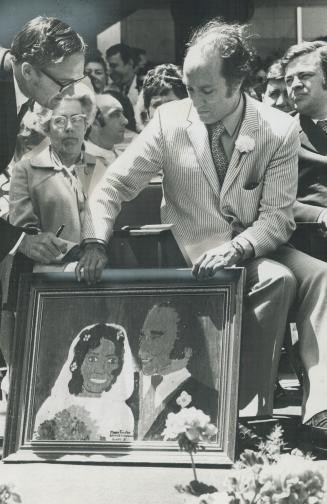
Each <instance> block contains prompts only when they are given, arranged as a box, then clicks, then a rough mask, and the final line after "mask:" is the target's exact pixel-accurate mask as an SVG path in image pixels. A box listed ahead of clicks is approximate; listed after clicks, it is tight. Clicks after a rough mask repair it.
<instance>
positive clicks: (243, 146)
mask: <svg viewBox="0 0 327 504" xmlns="http://www.w3.org/2000/svg"><path fill="white" fill-rule="evenodd" d="M235 147H236V149H237V150H238V151H240V152H241V154H243V153H246V152H251V151H253V149H254V147H255V141H254V140H253V138H251V137H249V136H248V135H240V136H239V137H238V139H237V140H236V142H235Z"/></svg>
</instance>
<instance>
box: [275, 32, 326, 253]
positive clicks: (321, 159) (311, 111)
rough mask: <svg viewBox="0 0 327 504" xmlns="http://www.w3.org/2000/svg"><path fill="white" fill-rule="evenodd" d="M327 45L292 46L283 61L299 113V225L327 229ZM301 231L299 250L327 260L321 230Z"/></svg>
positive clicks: (297, 237)
mask: <svg viewBox="0 0 327 504" xmlns="http://www.w3.org/2000/svg"><path fill="white" fill-rule="evenodd" d="M326 61H327V44H326V43H324V42H319V41H316V42H303V43H301V44H297V45H294V46H291V47H290V48H289V49H288V51H286V54H285V55H284V57H283V59H282V64H283V69H284V74H285V82H286V86H287V92H288V94H289V97H290V99H291V100H292V102H293V103H294V108H295V110H296V112H297V115H296V116H295V118H296V119H297V120H298V123H299V131H300V140H301V151H300V155H299V183H298V192H297V201H296V202H295V205H294V215H295V220H296V222H302V223H303V222H311V223H312V222H316V223H317V224H318V225H319V223H320V224H321V227H322V229H323V230H326V229H327V208H326V207H327V175H326V173H327V172H326V169H327V128H326V124H327V121H326V119H327V88H326V78H327V75H326ZM303 233H305V229H303V230H302V231H301V229H298V230H297V231H296V233H295V234H294V236H293V240H294V243H295V245H296V246H297V247H299V248H301V250H303V251H305V252H309V253H310V254H311V255H314V256H315V257H317V258H318V259H323V260H326V259H327V242H326V239H325V237H324V235H323V233H321V230H320V229H319V227H316V229H315V230H313V231H312V232H310V234H309V237H308V235H307V233H305V234H303Z"/></svg>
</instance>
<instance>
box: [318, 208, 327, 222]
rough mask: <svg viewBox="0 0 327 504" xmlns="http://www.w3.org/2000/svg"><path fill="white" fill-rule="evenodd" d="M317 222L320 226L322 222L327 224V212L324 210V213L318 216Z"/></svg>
mask: <svg viewBox="0 0 327 504" xmlns="http://www.w3.org/2000/svg"><path fill="white" fill-rule="evenodd" d="M317 222H318V223H319V224H321V223H322V222H326V223H327V210H323V211H322V212H320V214H319V215H318V219H317Z"/></svg>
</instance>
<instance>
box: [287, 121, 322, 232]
mask: <svg viewBox="0 0 327 504" xmlns="http://www.w3.org/2000/svg"><path fill="white" fill-rule="evenodd" d="M296 119H297V120H298V121H299V127H300V140H301V146H302V148H303V149H304V153H305V156H304V155H301V154H300V157H299V186H298V194H297V201H296V203H295V205H294V213H295V219H296V221H298V222H301V221H302V222H303V221H306V222H315V221H316V220H317V219H318V216H319V214H320V213H321V211H322V210H324V208H325V207H327V135H326V133H324V132H323V131H322V129H321V128H320V127H319V126H317V125H316V124H315V123H314V122H313V121H312V120H311V119H310V118H309V117H307V116H304V115H298V116H297V117H296ZM315 154H321V155H323V156H326V161H325V162H324V160H323V159H322V160H321V161H320V162H318V161H317V160H316V159H315V158H314V155H315Z"/></svg>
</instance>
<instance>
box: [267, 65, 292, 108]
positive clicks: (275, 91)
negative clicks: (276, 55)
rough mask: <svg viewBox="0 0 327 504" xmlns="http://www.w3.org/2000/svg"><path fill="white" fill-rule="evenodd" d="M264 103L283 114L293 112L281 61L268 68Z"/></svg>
mask: <svg viewBox="0 0 327 504" xmlns="http://www.w3.org/2000/svg"><path fill="white" fill-rule="evenodd" d="M262 101H263V103H266V104H267V105H270V106H271V107H274V108H277V109H278V110H281V111H282V112H291V111H292V110H293V106H292V103H291V101H290V98H289V96H288V94H287V89H286V84H285V80H284V70H283V67H282V64H281V62H280V61H279V60H277V61H275V62H274V63H273V64H272V65H271V66H270V67H269V68H268V71H267V77H266V89H265V92H264V93H263V96H262Z"/></svg>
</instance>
